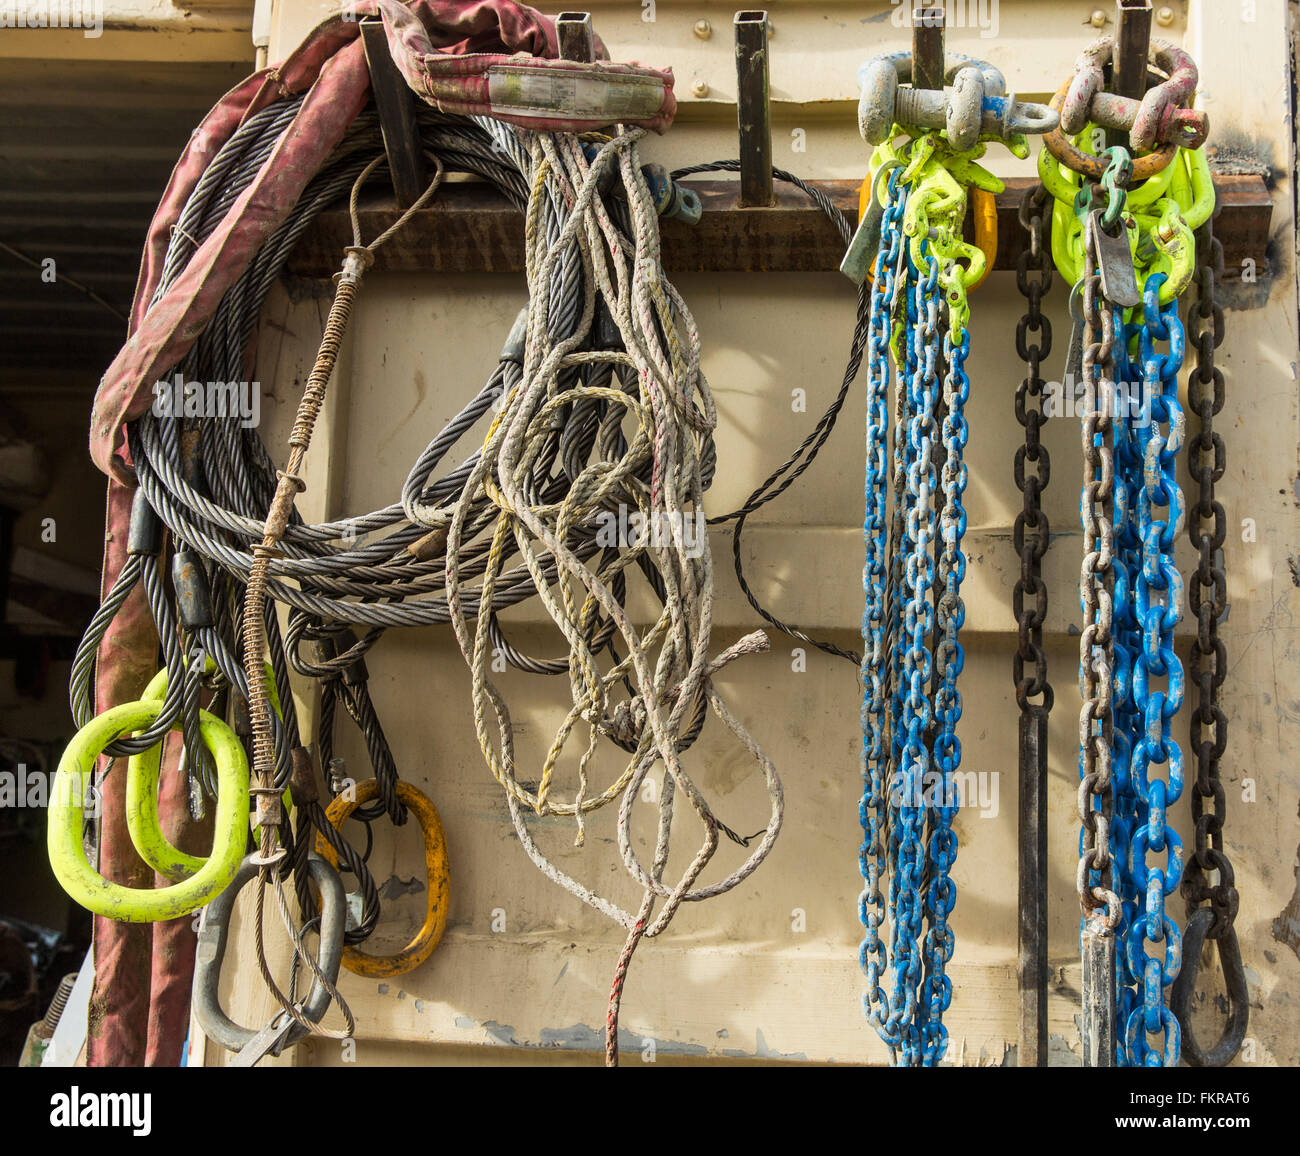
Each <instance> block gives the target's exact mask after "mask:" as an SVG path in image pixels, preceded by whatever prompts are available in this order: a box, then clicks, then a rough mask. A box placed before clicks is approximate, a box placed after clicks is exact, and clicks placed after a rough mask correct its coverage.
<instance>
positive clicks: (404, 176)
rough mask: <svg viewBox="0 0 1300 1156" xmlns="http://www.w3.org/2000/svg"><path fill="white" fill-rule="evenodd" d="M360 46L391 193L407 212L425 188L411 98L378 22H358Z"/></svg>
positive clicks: (368, 19) (374, 19)
mask: <svg viewBox="0 0 1300 1156" xmlns="http://www.w3.org/2000/svg"><path fill="white" fill-rule="evenodd" d="M361 42H362V44H363V45H364V47H365V52H366V66H367V68H369V70H370V91H371V92H372V93H373V94H374V98H375V108H376V109H378V110H379V129H380V132H381V133H382V135H383V138H384V154H385V155H386V156H387V158H388V171H389V173H390V175H391V176H392V181H393V190H394V192H395V193H396V194H397V203H398V204H399V205H401V206H402V208H404V209H405V208H409V207H410V206H411V205H413V204H415V202H416V201H417V200H418V199H419V197H420V194H421V193H422V192H424V190H425V189H426V188H428V185H429V178H428V176H427V175H426V173H425V165H424V154H423V153H422V152H421V151H420V148H419V146H418V142H419V139H420V130H419V129H418V128H417V127H416V124H415V94H414V93H413V92H412V91H411V89H410V87H409V86H408V85H407V83H406V81H405V80H404V79H402V74H401V73H400V72H398V71H397V65H395V64H394V63H393V58H392V56H390V55H389V52H388V37H387V36H386V35H385V33H384V25H383V22H382V21H380V20H379V19H377V18H374V17H370V18H367V19H365V20H363V21H361Z"/></svg>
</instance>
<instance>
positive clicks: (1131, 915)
mask: <svg viewBox="0 0 1300 1156" xmlns="http://www.w3.org/2000/svg"><path fill="white" fill-rule="evenodd" d="M1141 330H1142V324H1141V323H1140V322H1137V323H1131V324H1129V325H1127V326H1126V325H1124V324H1123V319H1122V317H1121V315H1120V313H1119V311H1116V313H1115V332H1116V333H1117V334H1123V339H1122V340H1117V341H1116V342H1115V380H1116V382H1117V384H1119V385H1122V386H1123V387H1124V388H1125V389H1127V390H1128V391H1132V390H1134V389H1141V390H1142V391H1143V392H1142V394H1141V395H1140V397H1141V399H1142V400H1139V401H1138V403H1137V406H1138V408H1137V412H1134V400H1133V397H1132V393H1131V392H1130V393H1129V394H1128V395H1127V396H1128V397H1129V406H1128V408H1127V409H1125V410H1121V412H1120V413H1119V414H1118V415H1117V417H1116V420H1115V427H1114V428H1115V518H1114V522H1115V560H1114V572H1115V601H1114V607H1115V610H1114V624H1113V626H1112V636H1113V638H1114V643H1115V689H1114V695H1113V698H1112V702H1113V709H1114V730H1113V735H1112V744H1111V749H1112V755H1111V774H1112V790H1113V812H1112V817H1111V826H1110V841H1111V842H1110V845H1111V858H1112V860H1113V863H1114V869H1113V870H1114V880H1113V881H1114V889H1115V893H1116V895H1118V897H1119V900H1120V922H1119V925H1118V926H1117V927H1116V929H1115V935H1116V937H1117V939H1118V940H1119V943H1120V944H1121V945H1122V944H1123V943H1125V942H1126V940H1125V938H1124V936H1125V933H1126V932H1127V931H1128V929H1129V928H1131V927H1132V926H1133V921H1134V920H1135V919H1136V918H1137V893H1138V889H1137V885H1136V884H1135V883H1134V881H1133V871H1132V865H1131V861H1130V852H1131V843H1132V838H1133V831H1134V830H1135V829H1136V827H1137V824H1138V800H1139V798H1140V796H1139V794H1138V791H1137V790H1136V788H1135V787H1134V784H1133V773H1132V760H1133V748H1134V746H1135V745H1136V744H1137V742H1138V741H1139V739H1140V738H1141V737H1142V713H1141V711H1139V710H1138V708H1137V704H1136V703H1135V702H1134V700H1133V661H1134V656H1135V655H1136V654H1137V653H1138V651H1139V650H1140V649H1141V647H1142V630H1141V625H1140V624H1139V622H1138V620H1137V614H1136V613H1135V611H1134V607H1133V599H1132V590H1133V584H1134V582H1135V581H1136V578H1137V574H1138V572H1139V570H1140V569H1141V565H1142V538H1141V535H1140V534H1139V532H1138V525H1137V517H1136V508H1135V502H1136V495H1137V493H1138V491H1139V490H1140V489H1141V488H1142V451H1141V447H1140V446H1139V444H1138V436H1139V433H1140V428H1139V427H1140V425H1141V424H1143V423H1145V422H1148V421H1150V420H1151V412H1150V409H1149V407H1148V406H1147V404H1146V402H1145V400H1144V399H1145V398H1146V396H1147V395H1146V392H1145V384H1144V383H1143V382H1141V381H1140V380H1139V379H1138V376H1137V372H1136V369H1135V367H1134V365H1133V361H1132V359H1131V358H1130V356H1129V350H1130V347H1132V348H1134V349H1136V343H1137V341H1138V335H1139V333H1140V332H1141ZM1120 396H1121V399H1122V398H1123V397H1124V396H1125V394H1124V393H1123V392H1121V394H1120ZM1115 966H1116V984H1115V991H1116V995H1117V1000H1118V1006H1117V1008H1116V1011H1117V1019H1116V1021H1115V1022H1116V1023H1118V1024H1120V1025H1124V1024H1127V1023H1128V1022H1129V1019H1130V1017H1131V1016H1132V1015H1133V1012H1134V1010H1135V1009H1136V1008H1137V1007H1138V1006H1139V1005H1140V1003H1141V1000H1140V997H1139V996H1138V993H1137V990H1136V985H1137V984H1138V982H1139V979H1138V977H1137V976H1134V975H1133V974H1132V973H1131V972H1130V971H1129V966H1128V953H1127V952H1126V951H1124V950H1120V951H1117V952H1116V953H1115ZM1144 1049H1145V1041H1140V1049H1139V1050H1141V1051H1142V1052H1143V1055H1144V1054H1145V1052H1144ZM1116 1060H1117V1063H1118V1064H1119V1066H1120V1067H1126V1066H1128V1065H1129V1054H1128V1049H1127V1048H1125V1047H1123V1046H1120V1047H1117V1048H1116ZM1136 1062H1137V1063H1138V1064H1141V1063H1142V1056H1138V1057H1136Z"/></svg>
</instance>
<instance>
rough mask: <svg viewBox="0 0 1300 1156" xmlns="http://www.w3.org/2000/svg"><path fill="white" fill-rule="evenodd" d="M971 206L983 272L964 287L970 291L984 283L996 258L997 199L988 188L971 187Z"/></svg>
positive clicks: (991, 270)
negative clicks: (982, 262) (982, 259)
mask: <svg viewBox="0 0 1300 1156" xmlns="http://www.w3.org/2000/svg"><path fill="white" fill-rule="evenodd" d="M971 208H972V209H974V210H975V244H977V245H978V246H979V247H980V249H981V251H982V252H983V253H984V272H983V273H981V274H980V279H979V280H978V281H976V282H975V283H974V284H973V285H969V286H967V288H966V292H968V293H970V292H972V291H974V290H975V289H978V288H979V287H980V286H981V285H983V284H984V281H985V279H986V278H987V277H988V275H989V274H990V273H992V272H993V262H994V261H996V260H997V258H998V201H997V198H996V197H995V196H994V195H993V194H992V193H991V192H989V191H988V189H971Z"/></svg>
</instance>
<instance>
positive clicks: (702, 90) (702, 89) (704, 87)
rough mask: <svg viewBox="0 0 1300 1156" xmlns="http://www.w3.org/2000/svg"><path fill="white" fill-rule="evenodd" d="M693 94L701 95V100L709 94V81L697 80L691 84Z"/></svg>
mask: <svg viewBox="0 0 1300 1156" xmlns="http://www.w3.org/2000/svg"><path fill="white" fill-rule="evenodd" d="M691 95H692V96H695V97H699V98H700V99H701V100H703V99H704V97H706V96H708V95H709V85H708V82H707V81H703V80H697V81H694V82H693V83H692V84H691Z"/></svg>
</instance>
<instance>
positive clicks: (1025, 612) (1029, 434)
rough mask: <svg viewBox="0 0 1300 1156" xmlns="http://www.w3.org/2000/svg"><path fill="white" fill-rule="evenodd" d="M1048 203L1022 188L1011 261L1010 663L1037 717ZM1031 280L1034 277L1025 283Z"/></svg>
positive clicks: (1046, 692) (1047, 704)
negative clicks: (1018, 299) (1016, 369)
mask: <svg viewBox="0 0 1300 1156" xmlns="http://www.w3.org/2000/svg"><path fill="white" fill-rule="evenodd" d="M1046 200H1047V191H1046V190H1045V189H1044V188H1043V186H1042V185H1035V186H1033V187H1032V188H1029V189H1026V190H1025V194H1024V196H1023V197H1022V198H1021V200H1020V214H1019V216H1020V224H1021V227H1022V228H1023V229H1024V230H1025V232H1026V233H1028V234H1029V246H1028V247H1027V248H1025V249H1022V250H1021V252H1020V256H1019V257H1018V258H1017V259H1016V285H1017V286H1018V287H1019V289H1020V292H1021V294H1022V295H1023V296H1024V298H1025V301H1026V307H1025V313H1024V316H1023V317H1021V319H1020V323H1019V324H1018V325H1017V326H1016V352H1017V353H1018V354H1019V356H1020V359H1021V360H1022V361H1023V362H1024V363H1025V377H1024V379H1023V380H1022V381H1021V383H1020V386H1019V388H1018V389H1017V390H1016V420H1017V421H1018V422H1019V423H1020V424H1021V425H1022V426H1023V427H1024V430H1025V444H1024V445H1023V446H1021V447H1020V448H1018V449H1017V450H1016V458H1015V481H1016V488H1017V489H1018V490H1019V491H1020V492H1021V494H1022V495H1023V497H1024V506H1023V508H1022V510H1021V512H1020V513H1019V514H1017V515H1016V522H1015V529H1014V530H1013V539H1012V540H1013V544H1014V546H1015V550H1016V553H1017V554H1019V555H1020V576H1019V578H1017V579H1016V586H1015V592H1014V594H1013V598H1014V610H1015V615H1016V622H1017V624H1018V629H1019V643H1018V645H1017V648H1016V653H1015V656H1014V657H1013V659H1012V675H1013V677H1014V679H1015V684H1016V702H1017V703H1019V704H1020V710H1021V712H1022V713H1025V714H1042V715H1046V714H1047V713H1048V712H1049V711H1050V710H1051V709H1052V702H1053V693H1052V687H1051V684H1050V683H1049V682H1048V681H1047V655H1046V652H1045V651H1044V650H1043V624H1044V623H1045V622H1046V620H1047V586H1046V584H1045V583H1044V582H1043V575H1042V561H1043V555H1044V554H1046V553H1047V545H1048V542H1049V541H1050V539H1051V527H1050V525H1049V523H1048V520H1047V515H1046V514H1045V513H1044V512H1043V506H1042V495H1043V491H1044V490H1045V489H1047V483H1048V481H1049V479H1050V478H1051V476H1052V459H1051V456H1050V455H1049V454H1048V452H1047V447H1046V446H1045V445H1043V444H1042V441H1041V439H1040V431H1041V429H1042V426H1043V423H1044V422H1045V421H1046V420H1047V414H1046V410H1045V407H1044V397H1043V379H1042V373H1041V365H1042V363H1043V361H1045V360H1046V359H1047V358H1048V357H1050V356H1051V352H1052V323H1051V321H1050V320H1049V319H1048V318H1047V316H1046V315H1045V314H1044V313H1043V311H1042V301H1043V298H1044V297H1045V296H1046V295H1047V293H1048V292H1049V291H1050V290H1051V288H1052V256H1051V253H1050V251H1049V250H1048V248H1047V247H1046V245H1045V244H1044V242H1045V239H1046V238H1045V236H1044V229H1043V215H1044V206H1045V203H1046ZM1031 273H1033V274H1035V276H1032V277H1031V276H1030V274H1031ZM1031 335H1032V336H1033V338H1034V340H1032V341H1031V340H1030V338H1031ZM1030 466H1032V467H1033V472H1032V473H1031V472H1030V470H1029V467H1030ZM1027 600H1028V605H1026V601H1027ZM1026 663H1029V664H1031V665H1032V673H1031V674H1028V675H1026V673H1025V666H1026ZM1034 699H1039V700H1040V701H1038V702H1034V701H1032V700H1034Z"/></svg>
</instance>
